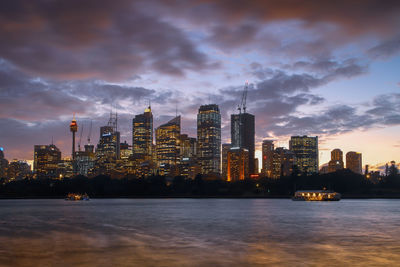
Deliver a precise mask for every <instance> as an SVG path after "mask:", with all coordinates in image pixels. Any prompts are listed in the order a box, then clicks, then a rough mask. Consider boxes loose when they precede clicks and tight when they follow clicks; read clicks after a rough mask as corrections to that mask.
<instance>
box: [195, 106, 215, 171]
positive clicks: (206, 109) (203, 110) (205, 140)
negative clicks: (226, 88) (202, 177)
mask: <svg viewBox="0 0 400 267" xmlns="http://www.w3.org/2000/svg"><path fill="white" fill-rule="evenodd" d="M197 142H198V150H197V155H198V156H197V159H198V161H199V164H200V169H201V173H202V174H209V173H214V174H218V175H220V174H221V114H220V112H219V108H218V105H215V104H211V105H203V106H200V108H199V112H198V114H197Z"/></svg>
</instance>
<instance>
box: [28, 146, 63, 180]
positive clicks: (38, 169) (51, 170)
mask: <svg viewBox="0 0 400 267" xmlns="http://www.w3.org/2000/svg"><path fill="white" fill-rule="evenodd" d="M60 162H61V151H60V150H59V149H58V148H57V147H56V146H55V145H53V144H51V145H35V146H34V161H33V171H34V173H35V175H36V177H38V178H42V177H46V178H49V177H56V176H57V169H58V164H59V163H60Z"/></svg>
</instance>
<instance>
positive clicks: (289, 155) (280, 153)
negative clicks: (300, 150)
mask: <svg viewBox="0 0 400 267" xmlns="http://www.w3.org/2000/svg"><path fill="white" fill-rule="evenodd" d="M295 161H296V156H295V154H294V153H293V152H292V151H290V150H288V149H286V148H284V147H277V148H276V149H275V150H274V151H273V153H272V168H271V171H270V175H269V176H268V177H270V178H275V179H277V178H280V177H286V176H290V175H292V173H293V170H294V166H295Z"/></svg>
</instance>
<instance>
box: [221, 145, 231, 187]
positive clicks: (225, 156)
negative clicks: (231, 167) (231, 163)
mask: <svg viewBox="0 0 400 267" xmlns="http://www.w3.org/2000/svg"><path fill="white" fill-rule="evenodd" d="M231 147H232V145H231V144H222V169H221V172H222V174H221V178H222V179H224V180H227V174H228V152H229V150H230V149H231Z"/></svg>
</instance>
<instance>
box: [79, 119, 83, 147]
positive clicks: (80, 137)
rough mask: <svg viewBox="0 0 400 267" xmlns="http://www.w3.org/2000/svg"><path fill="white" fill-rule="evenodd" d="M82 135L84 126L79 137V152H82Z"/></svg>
mask: <svg viewBox="0 0 400 267" xmlns="http://www.w3.org/2000/svg"><path fill="white" fill-rule="evenodd" d="M82 133H83V124H82V127H81V133H80V135H79V141H78V151H81V140H82Z"/></svg>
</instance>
